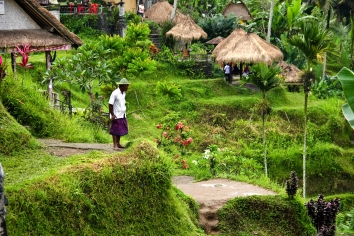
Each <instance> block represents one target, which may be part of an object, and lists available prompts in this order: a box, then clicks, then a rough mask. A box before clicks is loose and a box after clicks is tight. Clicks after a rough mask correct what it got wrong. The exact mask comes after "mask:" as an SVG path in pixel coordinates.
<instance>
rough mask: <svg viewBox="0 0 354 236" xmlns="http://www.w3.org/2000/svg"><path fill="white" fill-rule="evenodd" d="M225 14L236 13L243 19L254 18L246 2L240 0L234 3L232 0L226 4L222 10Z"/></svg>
mask: <svg viewBox="0 0 354 236" xmlns="http://www.w3.org/2000/svg"><path fill="white" fill-rule="evenodd" d="M222 14H223V16H228V15H230V14H235V16H236V17H238V18H241V20H243V21H247V20H252V19H253V18H252V15H251V12H250V11H249V10H248V8H247V6H246V4H245V3H244V2H243V1H242V0H240V1H238V3H233V2H232V0H230V1H229V3H228V4H227V5H226V6H225V8H224V10H223V11H222Z"/></svg>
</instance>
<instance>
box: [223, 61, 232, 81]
mask: <svg viewBox="0 0 354 236" xmlns="http://www.w3.org/2000/svg"><path fill="white" fill-rule="evenodd" d="M230 71H231V68H230V65H229V64H226V65H225V66H224V74H225V80H226V82H229V83H230Z"/></svg>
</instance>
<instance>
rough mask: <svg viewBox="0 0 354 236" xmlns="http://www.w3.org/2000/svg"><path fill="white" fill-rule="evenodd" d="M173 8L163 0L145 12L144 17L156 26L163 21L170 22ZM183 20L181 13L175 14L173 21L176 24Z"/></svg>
mask: <svg viewBox="0 0 354 236" xmlns="http://www.w3.org/2000/svg"><path fill="white" fill-rule="evenodd" d="M172 10H173V6H172V5H171V4H169V3H168V2H167V1H165V0H159V1H158V2H157V3H155V4H154V5H152V6H151V7H150V8H149V9H148V10H146V11H145V13H144V15H145V17H146V18H147V19H148V20H151V21H153V22H155V23H157V24H161V23H163V22H164V21H167V20H170V18H171V13H172ZM184 18H185V15H183V14H182V13H180V12H178V10H177V12H176V15H175V18H174V19H173V21H174V22H175V23H176V24H178V23H180V22H181V21H182V20H183V19H184Z"/></svg>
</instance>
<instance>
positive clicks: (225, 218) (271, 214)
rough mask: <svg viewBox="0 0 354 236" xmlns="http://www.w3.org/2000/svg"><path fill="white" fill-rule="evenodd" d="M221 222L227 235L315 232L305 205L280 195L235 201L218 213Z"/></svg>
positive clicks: (236, 199) (311, 233) (219, 225)
mask: <svg viewBox="0 0 354 236" xmlns="http://www.w3.org/2000/svg"><path fill="white" fill-rule="evenodd" d="M218 219H219V224H218V227H219V228H220V229H221V230H222V232H223V233H225V234H226V235H254V234H255V233H256V234H257V235H263V236H267V235H269V236H270V235H294V236H299V235H303V236H305V235H314V233H315V232H316V231H315V229H314V228H313V227H312V226H311V222H310V220H309V218H308V217H307V215H306V212H305V208H304V206H303V204H302V202H300V200H298V199H288V198H284V197H282V196H280V195H278V196H250V197H247V198H246V197H239V198H234V199H232V200H230V201H228V203H227V204H226V205H225V206H224V207H222V208H221V209H220V210H219V211H218ZM274 219H277V220H274Z"/></svg>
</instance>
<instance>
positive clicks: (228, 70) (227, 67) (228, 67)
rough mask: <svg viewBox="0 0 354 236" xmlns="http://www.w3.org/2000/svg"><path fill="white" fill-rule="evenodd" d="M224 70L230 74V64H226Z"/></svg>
mask: <svg viewBox="0 0 354 236" xmlns="http://www.w3.org/2000/svg"><path fill="white" fill-rule="evenodd" d="M224 71H225V74H230V66H229V65H226V66H225V67H224Z"/></svg>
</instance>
